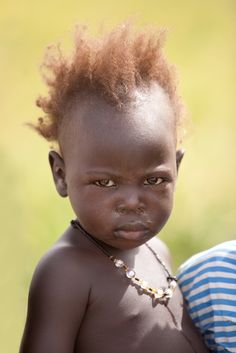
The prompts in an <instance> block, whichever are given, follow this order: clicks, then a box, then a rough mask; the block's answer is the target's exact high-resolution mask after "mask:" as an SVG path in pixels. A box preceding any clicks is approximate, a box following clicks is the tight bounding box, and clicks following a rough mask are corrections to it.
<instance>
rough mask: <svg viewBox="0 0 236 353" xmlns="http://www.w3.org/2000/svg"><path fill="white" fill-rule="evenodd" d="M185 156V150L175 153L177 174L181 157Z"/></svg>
mask: <svg viewBox="0 0 236 353" xmlns="http://www.w3.org/2000/svg"><path fill="white" fill-rule="evenodd" d="M184 154H185V150H184V149H180V150H177V151H176V167H177V172H178V171H179V166H180V163H181V161H182V159H183V156H184Z"/></svg>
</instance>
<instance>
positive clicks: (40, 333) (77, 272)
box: [20, 247, 90, 353]
mask: <svg viewBox="0 0 236 353" xmlns="http://www.w3.org/2000/svg"><path fill="white" fill-rule="evenodd" d="M81 256H82V258H83V255H82V254H78V251H75V249H73V248H69V247H64V248H59V249H54V250H52V251H50V252H49V253H48V254H46V256H44V257H43V259H42V260H41V261H40V263H39V265H38V266H37V268H36V270H35V273H34V276H33V279H32V282H31V286H30V292H29V301H28V314H27V320H26V326H25V331H24V335H23V338H22V342H21V347H20V353H72V352H73V351H74V344H75V340H76V336H77V334H78V330H79V327H80V324H81V321H82V318H83V316H84V314H85V310H86V306H87V302H88V298H89V292H90V284H89V281H88V280H87V278H88V276H86V272H87V270H86V267H87V266H85V265H84V264H83V263H84V262H83V261H82V260H81Z"/></svg>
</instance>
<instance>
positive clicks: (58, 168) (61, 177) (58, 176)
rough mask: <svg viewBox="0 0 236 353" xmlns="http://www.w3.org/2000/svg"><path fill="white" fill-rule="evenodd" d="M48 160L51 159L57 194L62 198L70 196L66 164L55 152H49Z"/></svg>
mask: <svg viewBox="0 0 236 353" xmlns="http://www.w3.org/2000/svg"><path fill="white" fill-rule="evenodd" d="M48 159H49V163H50V167H51V170H52V175H53V180H54V183H55V185H56V189H57V192H58V193H59V195H60V196H62V197H66V196H68V193H67V185H66V181H65V163H64V161H63V159H62V158H61V156H60V155H59V154H58V153H57V152H55V151H50V152H49V154H48Z"/></svg>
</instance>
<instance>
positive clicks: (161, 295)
mask: <svg viewBox="0 0 236 353" xmlns="http://www.w3.org/2000/svg"><path fill="white" fill-rule="evenodd" d="M71 225H72V227H73V228H75V229H76V228H77V229H79V230H80V231H81V233H82V234H83V235H84V236H85V237H86V238H87V239H89V240H90V241H91V242H92V243H93V244H94V245H95V246H96V247H97V248H99V249H100V250H101V251H102V252H103V253H104V255H106V256H107V257H108V258H109V259H110V260H111V261H112V262H113V263H114V265H115V266H116V267H117V268H118V269H121V270H122V271H123V272H124V274H125V276H126V277H127V278H128V279H129V280H130V281H131V282H132V283H134V284H135V285H137V286H138V287H139V288H141V290H142V291H143V292H144V293H145V294H147V295H149V296H150V297H152V298H153V299H155V300H159V301H167V300H169V299H170V298H171V297H172V295H173V293H174V290H175V288H176V287H177V279H176V278H175V277H174V276H172V275H171V274H170V272H169V270H168V268H167V267H166V265H165V263H164V262H163V261H162V260H161V258H160V257H159V255H158V254H157V253H156V252H155V251H154V250H153V249H152V248H151V247H150V245H148V244H147V243H146V244H145V245H146V246H147V248H148V249H149V250H150V251H151V252H152V254H153V255H154V256H155V258H156V259H157V261H158V262H159V263H160V265H161V266H162V267H163V269H164V272H165V273H166V274H167V276H166V280H167V283H168V286H167V287H164V288H163V287H160V288H157V289H156V288H153V287H151V286H150V285H149V284H148V282H147V281H145V280H142V279H140V278H138V277H137V276H136V271H135V270H134V269H133V268H129V267H128V266H127V265H126V264H125V263H124V261H123V260H121V259H117V258H115V257H114V256H113V255H111V254H110V253H109V252H108V251H107V250H106V249H105V248H104V247H103V246H102V245H101V243H100V242H99V241H98V240H97V239H96V238H94V237H93V236H92V235H91V234H89V233H88V232H87V231H86V230H85V229H84V228H83V227H82V226H81V224H80V223H79V222H78V221H77V220H72V221H71Z"/></svg>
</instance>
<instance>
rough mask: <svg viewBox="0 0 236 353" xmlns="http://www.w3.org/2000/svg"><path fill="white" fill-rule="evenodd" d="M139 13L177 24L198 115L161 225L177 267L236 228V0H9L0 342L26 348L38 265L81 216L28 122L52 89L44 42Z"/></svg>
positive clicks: (4, 7) (177, 57) (192, 109)
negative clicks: (43, 67)
mask: <svg viewBox="0 0 236 353" xmlns="http://www.w3.org/2000/svg"><path fill="white" fill-rule="evenodd" d="M130 16H137V23H139V24H148V23H151V24H154V25H158V26H159V25H161V26H163V25H164V26H167V27H169V29H170V33H169V36H168V39H167V45H166V53H167V55H168V57H169V59H170V60H171V61H172V62H173V63H175V64H176V65H177V67H178V69H179V76H180V89H181V93H182V95H183V96H184V99H185V101H186V104H187V107H188V110H189V113H190V116H191V118H192V122H193V123H192V127H191V129H190V132H189V135H188V137H187V138H186V139H185V141H184V147H185V148H186V156H185V158H184V161H183V164H182V166H181V168H180V175H179V182H178V185H177V190H176V202H175V209H174V211H173V215H172V217H171V219H170V221H169V223H168V224H167V226H166V227H165V229H164V230H163V231H162V233H161V234H160V236H161V237H162V239H164V240H166V242H167V244H168V245H169V247H170V248H171V251H172V254H173V262H174V267H175V268H176V267H177V266H178V265H179V264H180V263H181V262H182V261H184V260H185V259H186V258H187V257H189V256H190V255H191V254H193V253H195V252H197V251H199V250H201V249H205V248H207V247H209V246H211V245H213V244H216V243H218V242H221V241H225V240H228V239H233V238H235V223H236V222H235V220H236V207H235V199H236V187H235V172H236V159H235V156H234V153H235V150H236V139H235V131H236V119H235V115H236V106H235V82H236V69H235V62H236V42H235V34H236V2H235V1H234V0H215V1H213V0H206V1H199V2H196V1H194V0H188V1H187V0H179V1H178V2H177V1H170V0H159V1H158V0H155V1H154V0H153V1H152V0H146V1H144V0H142V1H138V0H136V1H133V0H132V1H124V0H121V1H119V2H110V1H105V0H101V1H100V2H99V3H98V2H95V1H91V0H88V1H87V2H83V3H82V2H80V1H75V0H72V1H70V3H68V1H65V0H60V1H55V0H51V1H50V2H48V1H47V2H46V1H44V0H42V1H41V2H32V1H29V0H24V1H19V2H16V1H8V2H6V1H5V2H3V1H1V12H0V42H1V47H0V58H1V65H0V70H1V85H0V97H1V142H0V161H1V176H0V182H1V183H0V191H1V196H2V197H1V201H0V207H1V208H0V210H1V216H2V222H1V223H2V236H1V244H0V266H1V267H0V268H1V270H2V273H1V280H0V288H1V298H2V300H1V304H0V317H1V323H0V342H1V347H0V348H1V349H0V350H1V352H4V353H13V352H17V350H18V347H19V341H20V338H21V335H22V330H23V325H24V321H25V314H26V304H27V294H28V286H29V282H30V279H31V276H32V272H33V270H34V267H35V265H36V263H37V261H38V259H39V258H40V257H41V255H42V254H43V253H44V252H45V250H46V249H47V248H48V247H49V246H50V245H51V244H52V243H53V242H54V241H55V240H56V239H57V237H58V236H59V234H61V233H62V231H63V230H64V229H65V227H67V225H68V222H69V220H70V219H71V218H72V217H73V213H72V211H71V209H70V206H69V203H68V201H66V200H65V199H61V198H59V197H58V196H57V194H56V192H55V188H54V185H53V181H52V177H51V175H50V170H49V166H48V161H47V153H48V150H49V148H48V145H47V143H45V142H44V141H43V140H42V139H41V138H40V137H38V136H37V135H35V134H34V133H33V132H31V131H30V130H29V129H27V128H26V127H24V126H23V123H24V122H25V121H29V120H34V119H36V118H37V117H38V116H39V115H40V114H41V112H39V111H38V110H37V108H36V107H35V105H34V101H35V98H36V97H37V95H38V94H39V93H43V92H45V87H44V86H43V83H42V82H41V78H40V75H39V72H38V67H39V64H40V62H41V59H42V57H43V52H44V49H45V47H46V46H47V45H48V44H50V43H54V42H56V41H62V42H63V44H64V45H65V47H66V48H69V47H70V39H71V38H70V33H71V32H72V29H73V26H74V24H75V23H76V22H77V21H80V22H84V23H88V25H89V27H90V28H91V30H92V31H94V32H96V31H97V29H98V28H99V27H100V25H101V23H103V22H104V24H105V25H106V26H107V27H108V28H109V27H111V26H113V25H114V24H117V23H119V22H121V21H122V20H124V19H126V18H127V17H130ZM68 33H69V35H68Z"/></svg>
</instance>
